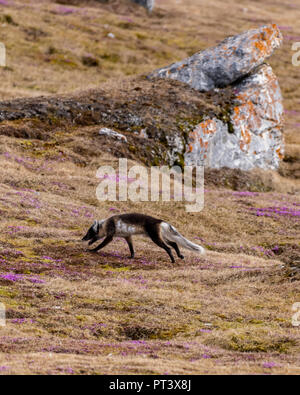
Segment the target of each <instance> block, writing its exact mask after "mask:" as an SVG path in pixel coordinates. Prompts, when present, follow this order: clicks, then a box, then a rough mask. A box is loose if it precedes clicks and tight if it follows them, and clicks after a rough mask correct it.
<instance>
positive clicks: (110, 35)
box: [107, 33, 116, 38]
mask: <svg viewBox="0 0 300 395" xmlns="http://www.w3.org/2000/svg"><path fill="white" fill-rule="evenodd" d="M107 37H109V38H115V37H116V36H115V35H114V34H113V33H108V35H107Z"/></svg>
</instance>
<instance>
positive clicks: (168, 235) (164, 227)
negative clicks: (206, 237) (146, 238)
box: [161, 222, 205, 255]
mask: <svg viewBox="0 0 300 395" xmlns="http://www.w3.org/2000/svg"><path fill="white" fill-rule="evenodd" d="M161 235H162V237H163V239H164V240H165V241H166V242H168V241H173V242H175V243H177V244H178V245H180V246H181V247H183V248H186V249H187V250H191V251H196V252H198V254H202V255H203V254H205V249H204V248H203V247H201V246H199V245H198V244H195V243H192V242H191V241H190V240H188V239H186V238H185V237H183V236H182V235H181V234H180V233H179V232H178V231H177V230H176V229H175V228H174V227H173V226H172V225H170V224H168V223H167V222H162V223H161Z"/></svg>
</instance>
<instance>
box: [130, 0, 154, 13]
mask: <svg viewBox="0 0 300 395" xmlns="http://www.w3.org/2000/svg"><path fill="white" fill-rule="evenodd" d="M132 1H133V2H134V3H137V4H140V5H141V6H143V7H145V8H146V9H147V10H148V11H152V10H153V8H154V3H155V0H132Z"/></svg>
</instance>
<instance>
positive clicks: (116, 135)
mask: <svg viewBox="0 0 300 395" xmlns="http://www.w3.org/2000/svg"><path fill="white" fill-rule="evenodd" d="M99 134H100V135H101V136H108V137H112V138H114V139H117V140H121V141H123V142H124V143H127V138H126V137H125V136H124V135H123V134H121V133H118V132H116V131H114V130H111V129H108V128H102V129H100V131H99Z"/></svg>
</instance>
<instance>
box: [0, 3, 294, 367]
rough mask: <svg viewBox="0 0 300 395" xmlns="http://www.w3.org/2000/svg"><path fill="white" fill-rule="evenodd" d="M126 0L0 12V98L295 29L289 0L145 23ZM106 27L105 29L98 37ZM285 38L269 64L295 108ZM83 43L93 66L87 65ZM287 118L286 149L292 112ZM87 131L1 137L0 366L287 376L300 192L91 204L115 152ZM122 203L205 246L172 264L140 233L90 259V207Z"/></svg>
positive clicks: (160, 13) (166, 12)
mask: <svg viewBox="0 0 300 395" xmlns="http://www.w3.org/2000/svg"><path fill="white" fill-rule="evenodd" d="M125 3H126V2H122V4H121V6H119V7H117V6H116V2H114V4H115V5H114V4H113V5H112V6H101V5H99V6H97V7H95V6H94V4H93V3H92V2H90V3H89V6H88V5H86V6H85V7H84V10H79V11H78V12H77V11H76V12H74V13H72V14H69V15H65V16H63V15H57V14H54V13H52V12H51V10H53V9H56V8H57V7H59V6H58V5H57V4H53V3H50V2H48V1H43V2H36V1H35V2H33V1H32V2H30V1H22V2H21V1H14V4H15V6H14V7H5V8H3V7H2V8H1V12H3V14H4V13H5V14H9V15H11V17H12V19H13V21H15V24H11V23H9V24H6V29H5V31H4V33H3V37H2V38H1V40H2V41H4V42H6V44H7V48H8V51H9V67H8V68H7V69H5V70H2V69H1V70H0V78H1V81H3V84H2V85H1V94H2V98H3V99H4V98H5V99H8V98H10V97H16V96H33V95H39V94H41V93H43V94H50V93H64V92H66V91H71V90H74V89H82V88H86V87H87V86H90V87H95V86H96V85H98V84H99V83H101V82H103V81H104V80H106V79H107V78H111V77H118V76H121V75H126V74H133V73H143V72H146V71H149V70H152V69H153V68H155V67H158V66H160V65H163V64H166V63H169V62H171V61H173V60H177V59H180V58H183V57H184V56H186V55H188V54H191V53H193V52H195V51H196V50H198V49H202V48H205V47H206V46H208V45H213V44H214V43H215V41H217V40H220V39H222V38H223V37H224V36H226V35H228V34H233V33H237V32H239V31H242V30H245V29H247V28H249V27H254V26H257V25H261V24H263V23H266V22H270V21H272V22H275V23H278V24H279V25H282V26H285V29H287V28H289V29H290V30H284V31H286V34H287V35H288V34H290V35H293V36H297V35H299V36H300V32H299V31H297V14H296V12H295V10H294V9H292V8H290V7H288V6H287V3H288V2H287V1H281V2H279V1H278V2H277V3H276V2H274V1H272V2H270V3H268V2H263V5H262V3H261V2H258V1H252V2H249V1H241V0H239V1H234V0H230V1H228V2H227V3H226V6H225V5H224V2H221V1H214V2H213V3H212V4H211V3H210V4H208V3H207V2H206V1H200V0H199V1H197V2H196V1H193V2H192V1H190V0H185V1H184V2H182V3H180V2H176V8H175V9H171V5H173V6H174V2H171V0H165V1H164V2H162V3H161V4H160V3H159V2H158V5H159V7H158V9H157V10H156V11H155V12H154V14H153V16H152V17H151V18H150V19H149V18H148V17H147V16H146V13H145V12H144V10H143V9H141V8H137V7H135V6H134V5H133V6H130V9H131V10H132V15H128V11H126V9H127V8H126V7H125ZM194 4H197V7H196V6H195V5H194ZM111 7H113V8H111ZM246 7H247V11H245V10H244V8H246ZM112 10H114V11H117V13H115V12H112ZM187 14H189V17H187V16H186V15H187ZM220 15H222V18H220ZM232 15H234V23H232ZM128 18H130V19H131V20H132V21H130V22H129V21H128ZM183 18H185V19H186V23H184V24H182V20H183ZM258 18H259V20H258ZM125 19H127V22H126V20H125ZM199 20H200V21H201V23H199ZM104 25H108V27H105V26H104ZM32 28H35V29H40V30H41V31H43V32H44V34H43V33H41V32H40V33H37V31H36V30H32ZM26 29H27V30H26ZM28 29H29V30H28ZM108 32H113V33H114V34H115V36H116V38H115V39H108V38H106V35H107V33H108ZM45 34H46V35H45ZM32 35H38V36H37V40H36V41H32ZM191 37H193V39H192V40H191ZM97 40H98V41H97ZM298 41H299V40H298ZM290 44H291V41H289V40H286V41H285V45H284V47H283V48H282V49H281V50H280V51H279V52H278V53H277V55H276V56H274V58H272V64H273V66H274V69H275V72H276V73H277V74H278V76H279V78H280V80H281V86H282V89H283V93H284V96H285V106H286V108H287V109H288V110H296V109H297V103H298V102H299V96H300V91H299V86H298V85H297V83H296V82H297V78H298V76H299V70H298V69H295V68H293V67H292V66H291V61H290V58H291V55H292V54H291V51H290ZM50 47H53V48H54V49H55V50H54V51H53V50H51V49H50V50H49V48H50ZM86 52H89V53H92V54H93V56H95V57H96V58H97V59H99V60H100V65H101V66H100V67H89V68H88V67H87V66H84V65H83V64H82V63H81V57H82V56H83V55H84V54H85V53H86ZM103 54H105V56H104V55H103ZM116 54H117V55H118V56H119V58H117V57H115V56H116ZM131 56H133V58H131ZM24 70H26V73H24ZM42 70H43V72H42ZM45 73H46V75H47V79H46V78H45ZM87 76H88V83H87V82H86V79H87ZM33 81H34V82H33ZM114 92H116V90H115V89H114ZM288 117H289V118H288V119H287V131H286V133H287V142H288V144H289V147H290V149H291V151H289V152H291V155H292V157H293V158H294V157H297V155H298V151H297V150H298V146H299V140H297V139H298V137H297V134H296V128H295V127H294V126H293V125H294V123H296V122H299V119H298V118H299V117H298V114H294V113H288ZM297 117H298V118H297ZM84 133H86V131H85V130H84V129H81V128H73V129H72V130H69V131H68V130H65V129H64V128H61V130H60V129H59V128H57V129H56V130H54V131H52V132H51V133H49V138H48V139H47V140H40V139H34V138H31V139H26V140H25V139H22V138H15V137H12V136H11V137H9V136H5V135H1V136H0V143H1V144H0V166H1V168H2V169H5V171H2V172H1V174H0V213H1V223H0V226H1V233H0V301H1V302H2V303H4V304H5V305H6V307H7V326H6V327H5V328H0V374H1V373H4V374H14V373H21V374H24V373H30V374H38V373H39V374H40V373H53V374H70V373H76V374H83V373H85V374H92V373H97V374H106V373H114V374H116V373H123V374H129V373H138V374H152V373H158V374H166V373H169V374H172V373H173V374H179V373H186V374H189V373H190V374H197V373H212V374H221V373H228V374H234V373H251V374H253V373H262V374H270V373H282V374H287V373H290V374H296V373H298V374H299V373H300V364H299V352H300V346H299V328H297V327H293V326H292V324H291V316H292V311H291V308H292V305H293V303H295V302H300V292H299V281H300V278H299V271H297V267H299V255H300V253H299V249H300V246H299V221H298V220H297V219H298V218H299V217H297V216H293V215H292V214H293V213H295V211H296V210H298V208H299V204H300V201H299V197H298V196H296V195H295V194H294V193H293V192H292V191H291V193H285V191H284V189H282V190H280V191H278V192H269V193H262V192H257V193H254V192H252V193H251V192H244V193H243V192H237V191H236V192H234V191H232V190H229V189H222V188H215V187H211V186H208V187H206V188H207V189H206V192H205V209H204V210H203V211H202V212H200V213H198V214H186V212H185V207H184V204H183V203H180V202H177V203H174V202H173V203H169V204H167V203H164V204H162V203H147V204H145V203H139V204H138V203H132V202H119V203H102V204H100V203H99V202H98V201H97V199H96V196H95V189H96V186H97V184H98V180H97V179H96V177H95V173H96V169H97V168H98V167H99V166H100V165H103V164H106V165H107V164H112V165H116V163H117V159H116V158H115V157H113V156H111V155H110V154H109V153H108V152H104V151H105V150H101V149H99V144H98V145H97V144H93V141H94V140H92V136H91V135H90V134H86V135H85V136H84ZM84 137H85V138H84ZM87 138H88V139H89V143H88V149H87ZM93 138H95V137H93ZM132 163H133V162H132ZM269 175H270V177H271V176H272V177H278V179H277V181H276V180H275V181H276V182H277V183H282V182H284V181H282V180H284V179H283V178H279V176H278V175H274V174H273V173H272V174H270V173H269ZM267 176H268V175H264V177H267ZM275 181H274V182H275ZM282 188H284V187H283V186H282ZM270 207H273V209H271V210H269V211H268V210H267V209H268V208H270ZM259 208H260V209H261V210H258V209H259ZM275 208H277V209H276V210H277V211H276V210H275ZM131 211H141V212H144V213H148V214H151V215H155V216H157V217H162V218H164V219H165V220H167V221H169V222H171V223H172V224H174V225H175V226H176V227H177V228H178V229H179V230H180V231H181V232H182V233H183V234H184V235H185V236H187V237H189V238H190V239H191V240H194V241H195V242H198V243H201V244H203V245H204V246H205V247H206V248H207V250H208V253H207V255H206V256H205V257H204V258H199V257H197V256H194V255H192V254H186V259H185V260H184V261H179V262H177V264H176V265H172V264H170V263H169V259H168V257H167V255H166V254H165V253H164V252H163V251H162V250H160V249H158V248H156V247H155V246H154V245H153V244H151V243H150V242H149V241H147V240H144V239H138V238H137V240H136V243H135V246H136V252H137V254H136V255H137V256H136V259H134V260H132V261H131V260H129V259H128V254H129V253H128V251H127V246H126V244H125V243H124V242H123V241H122V240H116V241H115V242H114V243H113V244H111V245H109V246H108V247H107V248H105V250H103V251H102V252H99V253H98V254H97V255H91V254H90V253H89V252H87V251H86V247H85V246H84V245H83V244H82V243H81V242H80V241H79V240H80V238H81V237H82V235H83V234H84V232H85V231H86V228H87V227H88V226H89V225H90V223H91V221H92V220H93V219H94V218H102V217H107V216H109V215H111V214H113V213H117V212H131ZM174 213H176V215H174ZM257 214H267V215H257ZM268 215H270V216H268ZM283 265H285V266H284V267H283ZM10 274H13V276H10Z"/></svg>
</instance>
